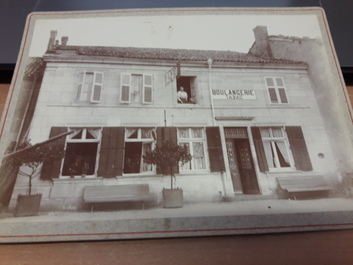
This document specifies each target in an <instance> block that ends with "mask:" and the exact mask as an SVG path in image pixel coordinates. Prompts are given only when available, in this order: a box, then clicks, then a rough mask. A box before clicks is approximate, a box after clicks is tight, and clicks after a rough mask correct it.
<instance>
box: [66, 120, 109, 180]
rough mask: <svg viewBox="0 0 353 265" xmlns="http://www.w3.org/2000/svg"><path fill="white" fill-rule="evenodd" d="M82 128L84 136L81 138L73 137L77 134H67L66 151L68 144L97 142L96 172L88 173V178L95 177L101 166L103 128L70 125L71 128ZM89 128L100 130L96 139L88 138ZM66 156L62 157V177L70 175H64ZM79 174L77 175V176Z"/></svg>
mask: <svg viewBox="0 0 353 265" xmlns="http://www.w3.org/2000/svg"><path fill="white" fill-rule="evenodd" d="M81 129H82V137H81V138H80V139H73V138H72V137H74V136H75V135H68V136H66V141H65V149H64V150H65V151H66V150H67V145H68V144H70V143H97V153H96V159H95V165H94V173H93V174H92V175H86V177H87V178H94V177H96V176H97V171H98V166H99V154H100V145H101V140H102V128H101V127H70V128H69V130H70V131H71V130H81ZM89 129H94V130H98V133H97V138H95V139H86V136H87V130H89ZM65 158H66V154H65V156H64V158H63V159H62V164H61V169H60V178H67V177H68V176H66V175H65V176H64V175H63V170H64V164H65ZM77 176H79V175H75V177H77Z"/></svg>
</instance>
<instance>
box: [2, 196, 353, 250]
mask: <svg viewBox="0 0 353 265" xmlns="http://www.w3.org/2000/svg"><path fill="white" fill-rule="evenodd" d="M352 212H353V199H352V198H329V199H316V200H297V201H291V200H256V201H232V202H214V203H190V204H186V205H184V207H182V208H173V209H165V208H162V207H161V206H157V207H154V208H149V209H145V210H142V209H141V210H121V211H104V212H103V211H101V212H98V211H97V212H79V211H76V212H68V211H66V212H64V211H56V212H40V213H39V215H37V216H29V217H14V216H13V213H12V212H11V211H4V212H3V213H2V214H1V216H0V243H23V242H52V241H55V242H57V241H73V240H74V241H80V240H116V239H119V240H120V239H138V238H166V237H190V236H214V235H235V234H254V233H279V232H296V231H314V230H333V229H351V228H353V214H352Z"/></svg>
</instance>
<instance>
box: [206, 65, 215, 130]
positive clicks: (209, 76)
mask: <svg viewBox="0 0 353 265" xmlns="http://www.w3.org/2000/svg"><path fill="white" fill-rule="evenodd" d="M207 64H208V88H209V92H210V100H211V110H212V120H213V126H216V118H215V113H214V106H213V99H212V73H211V69H212V59H211V58H208V59H207Z"/></svg>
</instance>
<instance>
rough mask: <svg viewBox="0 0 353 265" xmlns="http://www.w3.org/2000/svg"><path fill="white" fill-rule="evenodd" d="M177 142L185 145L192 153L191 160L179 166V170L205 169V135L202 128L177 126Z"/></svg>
mask: <svg viewBox="0 0 353 265" xmlns="http://www.w3.org/2000/svg"><path fill="white" fill-rule="evenodd" d="M178 144H179V145H182V146H186V147H187V148H188V150H189V152H190V154H191V155H192V159H191V161H189V162H187V163H186V164H184V165H182V166H180V170H181V171H190V170H206V169H207V159H206V152H205V150H206V137H205V131H204V129H203V128H178Z"/></svg>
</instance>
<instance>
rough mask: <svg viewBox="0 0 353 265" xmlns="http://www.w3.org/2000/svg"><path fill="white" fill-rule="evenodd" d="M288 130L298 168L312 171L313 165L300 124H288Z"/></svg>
mask: <svg viewBox="0 0 353 265" xmlns="http://www.w3.org/2000/svg"><path fill="white" fill-rule="evenodd" d="M286 132H287V136H288V140H289V144H290V148H291V150H292V155H293V159H294V163H295V167H296V169H298V170H303V171H311V170H312V169H313V167H312V165H311V161H310V156H309V153H308V149H307V147H306V143H305V139H304V135H303V131H302V128H301V127H300V126H287V127H286Z"/></svg>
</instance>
